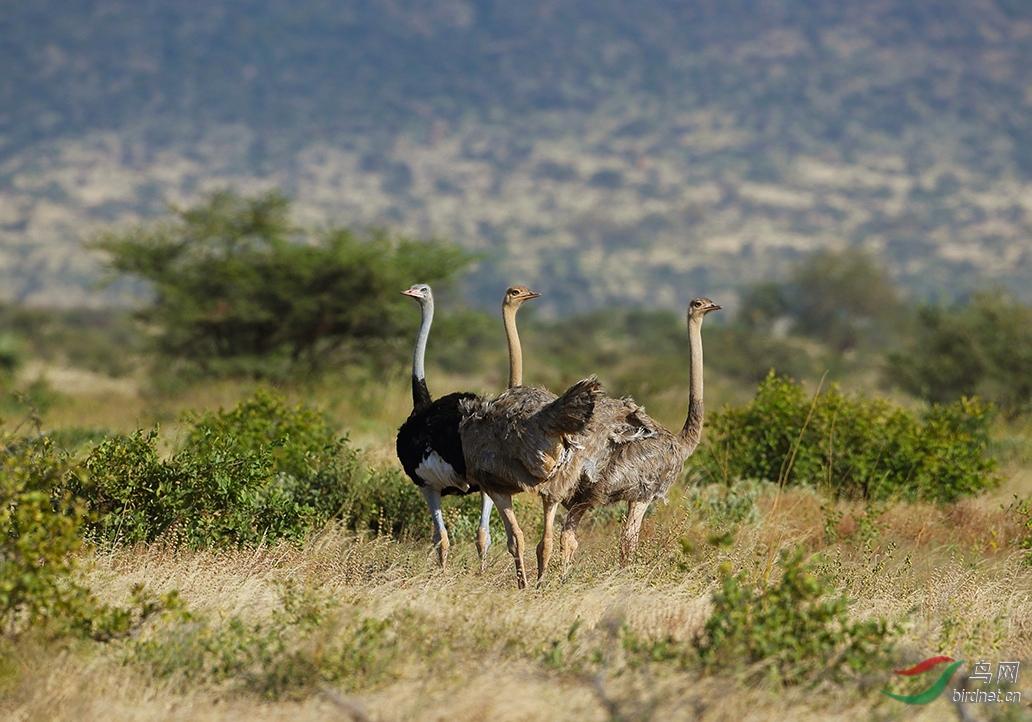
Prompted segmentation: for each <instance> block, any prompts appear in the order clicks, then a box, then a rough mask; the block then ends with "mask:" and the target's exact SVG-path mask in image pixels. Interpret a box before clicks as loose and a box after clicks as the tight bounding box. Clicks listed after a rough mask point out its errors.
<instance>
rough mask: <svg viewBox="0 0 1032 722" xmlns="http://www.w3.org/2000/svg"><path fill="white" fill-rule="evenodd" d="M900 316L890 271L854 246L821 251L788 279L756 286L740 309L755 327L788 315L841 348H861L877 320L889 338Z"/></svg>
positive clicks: (795, 326) (797, 326) (799, 328)
mask: <svg viewBox="0 0 1032 722" xmlns="http://www.w3.org/2000/svg"><path fill="white" fill-rule="evenodd" d="M899 316H900V312H899V294H898V292H897V290H896V287H895V285H894V284H893V282H892V280H891V279H890V278H889V276H888V274H887V273H886V272H885V270H884V269H883V268H882V267H881V266H879V265H878V264H877V263H875V262H874V261H873V260H872V259H871V258H870V256H868V255H867V254H865V253H863V252H862V251H857V250H853V249H847V250H845V251H841V252H833V251H818V252H817V253H814V254H813V255H811V256H809V257H807V258H806V259H804V260H802V261H801V262H800V263H799V264H798V265H796V267H795V268H794V269H793V270H792V272H791V274H790V275H789V277H788V279H786V280H785V281H782V282H768V283H763V284H759V285H756V286H754V287H753V288H751V289H750V290H749V291H748V292H747V293H746V294H745V297H744V299H743V301H742V309H741V311H740V312H739V319H740V320H741V321H742V322H743V323H745V324H746V325H747V326H751V327H756V326H762V325H764V324H770V323H772V322H774V321H776V320H777V319H779V318H788V319H789V320H790V321H791V323H792V330H793V331H795V332H797V333H799V334H801V335H804V336H809V337H811V338H815V339H818V340H820V341H823V342H825V343H827V344H829V345H830V346H832V347H833V348H835V349H836V350H838V351H847V350H849V349H852V348H854V347H856V346H857V345H858V344H859V343H860V341H861V339H862V337H863V335H864V333H865V330H866V329H867V328H869V327H871V326H874V325H878V326H879V327H880V332H879V333H878V334H877V335H878V337H879V338H884V335H885V334H884V331H885V329H886V327H887V326H892V325H893V324H894V322H895V321H896V319H898V318H899Z"/></svg>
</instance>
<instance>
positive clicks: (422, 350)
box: [412, 296, 434, 411]
mask: <svg viewBox="0 0 1032 722" xmlns="http://www.w3.org/2000/svg"><path fill="white" fill-rule="evenodd" d="M419 307H420V309H421V310H422V315H423V322H422V323H421V324H420V325H419V336H418V337H417V338H416V350H415V351H414V352H413V353H412V408H413V409H415V410H416V411H418V410H420V409H424V408H426V407H427V406H429V405H430V403H431V398H430V391H429V389H427V387H426V369H425V367H424V363H425V361H426V341H427V339H428V338H429V337H430V325H431V324H432V323H433V322H434V299H433V297H432V296H431V297H430V298H427V299H426V300H425V301H421V302H420V304H419Z"/></svg>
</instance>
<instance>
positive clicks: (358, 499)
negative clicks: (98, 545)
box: [76, 391, 424, 547]
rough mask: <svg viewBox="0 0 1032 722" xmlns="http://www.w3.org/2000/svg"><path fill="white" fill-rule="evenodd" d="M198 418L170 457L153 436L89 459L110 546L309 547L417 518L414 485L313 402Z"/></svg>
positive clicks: (271, 402) (85, 481)
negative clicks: (345, 532) (315, 539)
mask: <svg viewBox="0 0 1032 722" xmlns="http://www.w3.org/2000/svg"><path fill="white" fill-rule="evenodd" d="M188 420H189V421H190V422H191V423H192V426H191V428H190V430H189V432H188V433H187V434H186V437H185V440H184V441H183V443H181V444H180V447H179V449H178V450H177V451H176V452H175V453H173V454H172V455H171V456H170V457H169V458H162V457H161V455H160V454H159V453H158V449H157V443H158V434H157V431H154V430H151V431H148V432H143V431H138V432H136V433H135V434H131V435H128V436H115V437H112V438H109V439H107V440H105V441H104V442H102V443H100V444H99V445H98V446H97V447H96V448H95V449H94V450H93V451H92V452H91V453H90V455H89V456H88V457H87V459H86V461H85V462H84V468H85V471H86V473H85V474H84V475H83V476H82V478H81V479H80V484H79V486H78V487H77V489H76V491H77V493H78V494H79V495H80V496H81V497H82V498H84V499H85V500H86V501H87V503H88V505H89V509H90V511H91V512H92V518H91V521H90V528H91V530H92V531H93V533H94V534H95V535H96V536H97V537H98V538H99V539H103V540H106V541H109V542H126V543H134V542H141V541H153V540H155V539H157V538H158V537H161V536H164V537H166V538H168V539H170V540H173V541H183V542H185V543H187V544H188V545H190V546H193V547H204V546H212V545H215V546H218V545H226V544H231V545H240V544H256V543H259V542H262V541H268V542H273V541H276V540H279V539H292V540H299V539H301V538H303V537H304V536H305V535H306V534H308V533H309V532H311V531H312V530H314V529H318V528H320V527H321V526H323V525H324V524H325V523H326V522H327V521H328V520H330V519H332V518H334V517H341V516H342V517H344V518H346V519H348V521H349V523H351V524H352V526H353V527H355V528H371V529H373V530H375V531H378V532H380V531H383V532H390V533H400V532H401V531H402V530H403V528H405V526H406V525H408V524H409V523H410V522H411V521H414V519H415V509H416V508H418V501H419V500H418V495H416V494H414V493H413V492H412V489H411V484H409V483H407V481H405V480H404V479H402V478H401V477H400V474H397V473H396V472H393V471H382V472H381V471H375V470H371V469H369V468H367V467H366V466H365V464H364V463H363V462H362V459H361V458H360V457H359V454H358V452H357V451H356V450H355V449H353V448H352V447H350V446H349V445H348V442H347V438H346V437H343V436H340V435H338V434H337V432H336V431H335V430H334V428H333V427H332V426H331V425H330V424H329V422H328V421H327V420H326V419H325V418H324V417H323V416H322V415H321V414H319V413H318V412H317V411H315V410H314V409H312V408H310V407H307V406H305V405H301V404H298V405H290V404H288V403H287V402H286V401H285V400H284V399H283V398H282V397H280V396H277V395H275V394H273V393H271V392H267V391H259V392H258V393H256V394H255V395H254V396H253V397H252V398H250V399H248V400H245V401H243V402H242V403H240V405H238V406H237V407H236V408H234V409H231V410H229V411H218V412H212V413H207V414H202V415H196V416H192V417H188ZM420 516H424V515H423V514H421V515H420Z"/></svg>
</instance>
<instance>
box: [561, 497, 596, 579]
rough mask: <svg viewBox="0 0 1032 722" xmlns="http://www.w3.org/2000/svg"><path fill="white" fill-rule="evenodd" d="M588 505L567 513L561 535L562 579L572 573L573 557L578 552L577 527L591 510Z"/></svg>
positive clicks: (579, 506) (578, 506)
mask: <svg viewBox="0 0 1032 722" xmlns="http://www.w3.org/2000/svg"><path fill="white" fill-rule="evenodd" d="M590 508H591V506H590V505H588V504H579V505H577V506H575V507H573V508H572V509H570V510H569V511H568V512H566V521H565V522H563V531H562V534H560V535H559V553H560V554H561V555H562V558H563V571H562V578H563V579H565V578H566V575H567V574H569V572H570V564H571V563H572V562H573V555H574V554H575V553H576V552H577V547H579V546H580V544H578V543H577V525H578V524H580V520H581V517H582V516H584V513H585V512H586V511H588V509H590Z"/></svg>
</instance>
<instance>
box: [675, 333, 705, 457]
mask: <svg viewBox="0 0 1032 722" xmlns="http://www.w3.org/2000/svg"><path fill="white" fill-rule="evenodd" d="M688 344H689V348H690V350H691V355H692V359H691V366H690V369H689V386H690V391H689V395H688V418H686V419H685V420H684V427H683V428H682V429H681V434H680V439H681V442H682V443H683V444H684V445H685V451H686V455H687V456H690V455H691V454H692V452H694V451H695V447H697V446H698V445H699V439H700V438H701V437H702V417H703V402H702V317H701V316H690V317H689V318H688Z"/></svg>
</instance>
